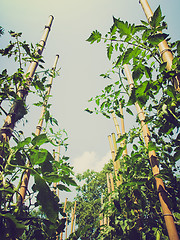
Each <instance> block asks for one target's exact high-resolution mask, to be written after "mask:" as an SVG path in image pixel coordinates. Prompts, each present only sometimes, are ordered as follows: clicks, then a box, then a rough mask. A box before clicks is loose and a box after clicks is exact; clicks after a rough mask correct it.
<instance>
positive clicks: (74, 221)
mask: <svg viewBox="0 0 180 240" xmlns="http://www.w3.org/2000/svg"><path fill="white" fill-rule="evenodd" d="M75 230H76V215H75V216H74V230H73V232H75Z"/></svg>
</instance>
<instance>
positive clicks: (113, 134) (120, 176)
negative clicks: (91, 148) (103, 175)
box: [112, 133, 123, 184]
mask: <svg viewBox="0 0 180 240" xmlns="http://www.w3.org/2000/svg"><path fill="white" fill-rule="evenodd" d="M112 140H113V144H114V150H115V156H116V154H117V143H116V136H115V133H112ZM115 164H116V169H117V172H118V171H119V169H120V168H121V163H120V159H118V160H116V161H115ZM119 178H120V181H119V184H122V182H123V180H122V175H121V174H119Z"/></svg>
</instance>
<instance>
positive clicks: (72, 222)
mask: <svg viewBox="0 0 180 240" xmlns="http://www.w3.org/2000/svg"><path fill="white" fill-rule="evenodd" d="M75 212H76V201H75V203H74V210H73V208H72V213H71V216H72V217H71V233H72V232H73V225H74V216H75Z"/></svg>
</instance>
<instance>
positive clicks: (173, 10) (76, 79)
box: [0, 0, 180, 173]
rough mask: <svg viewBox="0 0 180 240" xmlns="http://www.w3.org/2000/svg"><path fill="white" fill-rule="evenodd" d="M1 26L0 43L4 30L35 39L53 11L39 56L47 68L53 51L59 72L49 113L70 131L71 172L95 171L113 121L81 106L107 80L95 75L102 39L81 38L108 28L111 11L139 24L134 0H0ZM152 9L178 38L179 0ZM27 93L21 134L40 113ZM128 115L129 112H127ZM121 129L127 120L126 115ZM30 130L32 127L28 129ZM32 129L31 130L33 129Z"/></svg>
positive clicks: (102, 64)
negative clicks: (97, 41) (27, 109)
mask: <svg viewBox="0 0 180 240" xmlns="http://www.w3.org/2000/svg"><path fill="white" fill-rule="evenodd" d="M0 2H1V6H0V18H1V23H0V25H1V26H2V27H3V28H4V29H5V35H4V36H3V37H1V39H0V47H4V46H6V45H7V41H8V39H9V35H8V31H9V30H13V31H16V32H22V33H23V36H22V38H23V39H24V40H26V41H27V42H29V43H31V42H32V43H33V44H36V43H38V42H39V40H40V38H41V35H42V33H43V28H44V25H45V24H46V23H47V20H48V16H49V15H53V16H54V18H55V19H54V22H53V25H52V30H51V32H50V35H49V38H48V41H47V45H46V49H45V50H44V53H43V56H44V60H45V62H46V63H45V67H46V68H51V66H52V64H53V62H54V59H55V55H56V54H59V55H60V59H59V62H58V68H61V71H60V76H59V77H57V78H56V79H55V80H54V85H53V88H52V92H51V93H52V95H53V98H52V99H51V103H52V110H51V112H52V113H53V115H54V117H55V118H56V119H57V120H58V122H59V125H60V127H61V128H62V129H63V128H64V129H66V131H67V132H68V136H69V140H68V143H69V149H68V152H67V155H68V156H69V157H70V163H71V164H72V165H73V166H74V167H75V172H76V173H77V172H83V171H85V170H86V169H88V168H92V169H94V170H97V171H98V170H100V169H101V168H102V166H103V165H104V163H105V162H107V161H108V160H109V158H110V151H109V144H108V139H107V136H108V135H109V134H111V133H112V132H115V128H114V125H113V120H112V119H110V120H108V119H106V118H104V117H102V116H100V115H89V114H88V113H86V112H85V111H84V109H85V108H87V107H89V106H90V105H89V103H88V99H90V98H91V97H93V96H96V95H97V94H99V93H100V92H101V89H103V88H104V86H106V85H107V84H109V83H110V82H109V81H108V80H104V79H103V78H102V77H100V76H99V75H100V74H101V73H105V72H106V71H107V70H109V69H110V67H111V64H110V62H109V61H108V59H107V57H106V46H105V45H104V44H93V45H91V44H89V43H88V42H86V39H87V38H88V37H89V35H90V34H91V32H92V31H93V30H96V29H97V30H98V31H100V32H101V33H102V34H105V33H107V31H109V28H110V27H111V25H112V16H115V17H116V18H119V17H120V18H121V19H122V20H127V21H129V22H130V23H140V20H141V19H142V20H146V18H145V15H144V13H143V11H142V8H141V6H140V4H139V1H138V0H125V1H124V0H89V1H87V0H51V1H49V0H43V1H40V0H31V1H27V0H13V1H12V0H1V1H0ZM149 4H150V6H151V8H152V10H153V11H154V10H155V9H156V8H157V7H158V5H161V9H162V12H163V14H164V15H166V18H165V20H166V21H167V22H168V25H169V29H168V32H169V33H170V35H171V37H172V39H173V40H177V39H180V31H179V10H180V1H179V0H174V1H169V0H149ZM0 66H1V69H0V70H3V69H4V68H8V69H9V72H11V71H14V70H15V68H16V67H17V65H16V66H13V65H10V64H9V63H8V59H6V58H3V59H2V58H1V59H0ZM32 100H33V99H32V96H31V95H30V96H28V98H27V104H29V106H30V112H29V114H28V116H27V118H28V120H29V123H28V125H27V126H28V129H27V128H26V129H24V133H25V135H27V134H29V131H31V132H33V131H34V130H35V125H36V124H37V121H38V118H39V112H38V111H36V110H35V109H34V108H32V107H31V105H30V104H31V102H32ZM128 119H129V117H128ZM125 121H126V123H125V125H126V129H128V128H129V127H130V126H132V124H133V123H132V121H131V120H129V121H128V120H127V118H126V119H125ZM30 129H31V130H30ZM33 129H34V130H33Z"/></svg>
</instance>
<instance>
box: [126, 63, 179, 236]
mask: <svg viewBox="0 0 180 240" xmlns="http://www.w3.org/2000/svg"><path fill="white" fill-rule="evenodd" d="M124 70H125V75H126V77H127V79H128V83H129V86H130V88H132V87H133V86H134V81H133V79H132V76H131V73H130V70H129V68H128V65H127V64H125V65H124ZM135 105H136V109H137V112H138V117H139V120H140V121H141V127H142V131H143V135H144V140H145V144H146V146H147V147H148V143H149V141H150V132H149V129H148V126H147V124H146V123H145V115H144V112H143V111H142V109H141V108H140V106H139V104H138V103H136V104H135ZM149 160H150V163H151V167H152V171H153V175H154V177H155V180H156V187H157V191H158V195H159V200H160V204H161V207H162V213H163V216H164V220H165V223H166V228H167V231H168V235H169V239H170V240H179V237H178V234H177V230H176V226H175V223H174V219H173V215H172V212H171V210H170V209H171V208H170V205H169V199H168V196H167V192H166V190H165V187H164V183H163V181H162V179H161V178H158V177H157V176H158V175H159V173H160V171H159V165H158V160H157V156H156V153H155V151H149Z"/></svg>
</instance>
